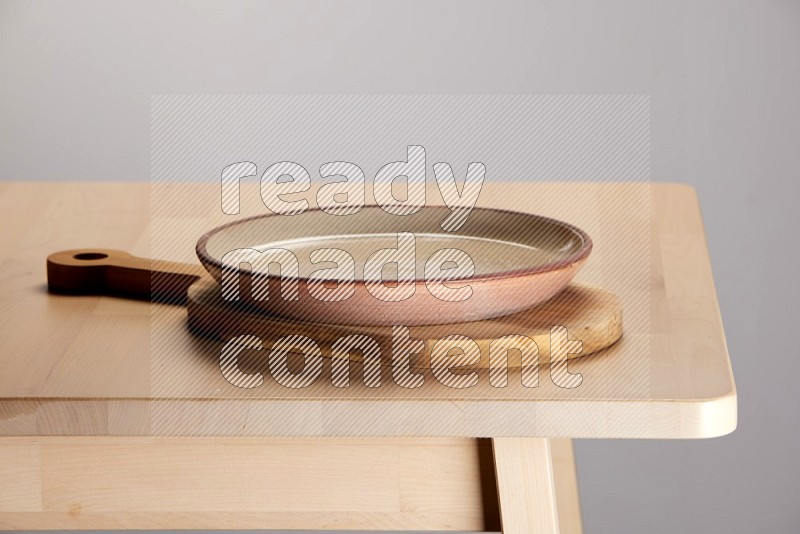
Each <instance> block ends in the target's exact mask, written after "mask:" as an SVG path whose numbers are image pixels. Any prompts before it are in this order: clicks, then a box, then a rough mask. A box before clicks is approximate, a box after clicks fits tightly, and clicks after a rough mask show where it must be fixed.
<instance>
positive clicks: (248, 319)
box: [48, 249, 622, 368]
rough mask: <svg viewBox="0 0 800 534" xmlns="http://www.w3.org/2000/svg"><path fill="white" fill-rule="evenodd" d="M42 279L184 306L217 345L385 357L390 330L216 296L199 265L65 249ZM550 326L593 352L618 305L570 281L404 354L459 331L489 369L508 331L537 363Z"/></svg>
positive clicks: (415, 331)
mask: <svg viewBox="0 0 800 534" xmlns="http://www.w3.org/2000/svg"><path fill="white" fill-rule="evenodd" d="M48 284H49V287H50V289H51V291H55V292H62V293H64V292H66V293H76V294H80V293H94V294H117V295H120V296H128V297H134V298H153V299H159V300H169V301H173V302H178V303H185V304H186V305H187V307H188V326H189V328H190V330H191V331H192V332H193V333H195V334H198V335H201V336H204V337H208V338H212V339H214V340H217V341H220V342H227V341H229V340H231V339H232V338H235V337H237V336H242V335H252V336H257V337H259V338H260V339H261V342H262V344H263V346H264V347H265V348H266V347H269V346H271V345H272V344H273V343H274V342H275V341H277V340H278V339H280V338H282V337H285V336H306V337H308V338H311V339H312V340H314V341H315V342H316V343H317V344H318V346H319V347H320V349H321V351H322V354H323V356H326V357H330V356H331V351H330V349H331V346H332V344H333V343H334V342H335V341H336V340H337V339H339V338H341V337H344V336H348V335H353V334H360V335H365V336H369V337H371V338H372V339H374V340H375V341H376V342H377V343H378V345H379V346H380V349H381V355H383V356H386V357H388V356H389V355H391V354H392V351H391V348H392V346H391V342H392V327H389V326H352V325H336V324H320V323H308V322H298V321H292V320H289V319H283V318H279V317H275V316H269V315H265V314H264V313H263V312H258V311H255V310H253V309H247V308H246V307H244V306H242V305H237V303H232V302H229V301H226V300H224V299H223V298H222V295H221V292H220V288H219V285H218V284H217V283H216V282H215V281H214V280H213V279H212V278H210V277H208V276H207V275H206V274H205V273H204V271H203V269H202V268H201V267H200V266H195V265H189V264H178V263H171V262H163V261H158V260H150V259H147V258H137V257H134V256H131V255H130V254H127V253H125V252H122V251H117V250H111V249H97V250H69V251H63V252H58V253H55V254H52V255H50V256H49V257H48ZM184 295H185V298H184ZM397 326H402V325H397ZM557 326H563V327H565V328H566V329H567V332H568V335H569V339H570V340H580V341H581V343H582V350H580V351H575V352H572V353H570V354H569V355H568V357H569V358H577V357H580V356H585V355H588V354H593V353H595V352H598V351H600V350H602V349H605V348H606V347H609V346H610V345H612V344H613V343H614V342H616V341H617V340H618V339H619V338H620V337H621V336H622V304H621V302H620V299H619V298H617V296H616V295H614V294H613V293H611V292H609V291H605V290H603V289H599V288H595V287H590V286H585V285H580V284H572V285H570V286H568V287H567V288H566V289H565V290H564V291H562V292H561V293H559V294H558V295H557V296H555V297H553V298H552V299H550V300H549V301H547V302H545V303H544V304H541V305H539V306H536V307H534V308H531V309H529V310H525V311H523V312H519V313H515V314H512V315H507V316H504V317H498V318H494V319H486V320H482V321H475V322H467V323H454V324H443V325H426V326H412V327H409V332H410V335H411V337H412V338H415V339H420V340H422V341H423V342H424V344H425V350H424V352H422V353H421V354H420V356H419V357H417V358H416V359H415V360H414V359H412V362H411V365H412V367H423V368H428V367H430V362H429V357H430V353H431V349H432V347H433V345H434V344H435V343H436V342H437V341H438V340H440V339H442V338H443V337H446V336H450V335H461V336H466V337H469V338H471V339H472V340H473V341H475V342H476V343H477V344H478V346H479V347H480V349H481V360H480V363H479V364H478V365H477V367H480V368H487V367H489V345H490V344H491V343H492V341H494V340H495V339H497V338H499V337H503V336H508V335H523V336H527V337H529V338H531V339H532V340H533V341H534V342H536V345H537V346H538V348H539V361H540V363H541V364H543V365H544V364H547V363H548V362H549V358H550V335H551V329H552V328H553V327H557ZM350 359H351V360H354V361H360V360H361V353H360V351H352V352H351V354H350ZM508 365H509V367H520V366H521V361H520V353H519V351H516V350H511V351H509V353H508Z"/></svg>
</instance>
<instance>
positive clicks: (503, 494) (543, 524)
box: [492, 438, 582, 534]
mask: <svg viewBox="0 0 800 534" xmlns="http://www.w3.org/2000/svg"><path fill="white" fill-rule="evenodd" d="M492 448H493V451H494V463H495V476H496V478H497V497H498V500H499V505H500V521H501V524H502V528H503V534H533V533H548V534H551V533H560V534H564V533H569V534H572V533H580V532H581V530H582V527H581V517H580V502H579V499H578V485H577V481H576V478H575V460H574V456H573V452H572V440H569V439H545V438H497V439H493V440H492Z"/></svg>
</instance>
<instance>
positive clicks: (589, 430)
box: [0, 183, 736, 533]
mask: <svg viewBox="0 0 800 534" xmlns="http://www.w3.org/2000/svg"><path fill="white" fill-rule="evenodd" d="M151 193H153V194H155V193H154V186H151V185H150V184H81V183H69V184H51V183H4V184H0V213H2V221H3V222H2V227H0V243H1V244H2V249H3V250H4V251H5V253H4V255H3V258H2V262H0V288H1V289H0V329H2V331H1V334H0V436H2V437H0V527H2V528H5V529H162V528H163V529H202V528H226V529H239V528H263V529H272V528H297V529H387V530H395V529H396V530H405V529H408V530H416V529H419V530H426V529H429V530H476V531H487V530H488V531H492V530H499V529H502V531H503V532H507V533H527V532H556V531H560V532H579V531H580V530H581V521H580V511H579V504H578V491H577V484H576V479H575V465H574V461H573V455H572V443H571V439H570V438H706V437H714V436H720V435H723V434H726V433H728V432H731V431H732V430H733V429H734V428H735V426H736V392H735V387H734V383H733V376H732V373H731V368H730V362H729V359H728V354H727V349H726V346H725V338H724V333H723V329H722V323H721V320H720V315H719V310H718V305H717V299H716V294H715V290H714V284H713V279H712V274H711V268H710V264H709V259H708V254H707V250H706V243H705V236H704V233H703V226H702V221H701V218H700V212H699V207H698V203H697V199H696V196H695V193H694V191H693V190H692V189H691V188H689V187H686V186H682V185H673V184H652V185H650V184H494V185H487V186H486V187H485V189H484V192H483V193H482V196H481V200H480V202H479V206H483V207H503V208H507V209H516V210H523V211H530V212H535V213H541V214H543V215H549V216H554V217H558V218H561V219H565V220H568V221H570V222H572V223H574V224H576V225H578V226H580V227H582V228H584V229H585V230H586V231H587V232H588V233H589V234H590V235H591V236H592V238H593V240H594V242H595V250H594V252H593V255H592V257H591V258H590V260H589V263H588V264H587V266H586V268H585V269H584V271H582V272H581V274H580V276H579V280H580V281H582V282H587V283H592V284H595V285H598V286H601V287H604V288H606V289H610V290H612V291H614V292H615V293H617V295H619V296H620V298H621V299H622V301H623V304H624V306H625V308H624V309H625V327H624V335H623V339H622V340H621V341H620V342H618V343H617V344H616V345H615V346H613V347H612V348H610V349H609V350H606V351H604V352H602V353H599V354H597V355H593V356H588V357H585V358H579V359H577V360H574V361H571V363H570V372H573V373H580V374H581V375H582V377H583V383H582V384H581V386H580V387H578V388H575V389H562V388H559V387H556V386H555V385H554V384H553V383H552V382H551V381H550V380H549V379H548V375H547V373H546V372H542V373H541V376H540V386H539V387H538V388H522V387H507V388H504V389H498V388H493V387H490V386H489V385H488V381H487V380H486V379H485V377H483V379H482V380H481V381H480V383H479V384H478V385H477V386H475V387H473V388H470V389H468V390H453V389H449V388H426V387H421V388H419V389H418V390H413V391H412V392H409V390H407V389H404V388H401V387H399V386H396V385H394V384H393V383H392V382H391V381H390V380H387V381H385V382H386V383H385V386H386V387H383V386H382V387H381V388H379V389H374V390H373V389H370V388H366V387H364V386H363V384H361V385H359V384H358V381H357V380H354V384H353V385H352V386H351V387H350V388H334V387H332V386H331V385H330V380H327V381H326V380H324V378H325V377H324V376H323V379H322V380H319V381H318V382H317V383H315V384H314V385H313V386H311V387H309V388H306V389H304V390H302V391H298V390H288V389H286V388H276V387H267V386H265V387H261V388H258V389H253V390H240V389H237V388H233V387H232V386H230V384H228V383H227V382H225V380H224V378H223V377H222V376H221V373H220V372H219V368H218V365H217V363H216V360H215V352H214V351H215V350H217V351H218V347H216V348H215V346H214V345H213V344H209V343H207V342H200V341H198V340H197V338H195V337H193V336H192V335H190V334H189V333H188V332H187V330H186V328H185V310H184V309H182V308H180V307H174V306H165V305H155V304H150V303H148V302H138V301H127V300H123V299H117V298H112V297H77V298H76V297H65V296H55V295H50V294H48V293H47V291H46V285H45V282H46V278H45V271H44V266H45V258H46V256H47V255H48V254H49V253H51V252H55V251H58V250H63V249H70V248H83V247H106V248H117V249H124V250H128V251H129V252H132V253H134V254H137V255H140V256H145V257H158V258H161V259H171V260H178V261H187V262H191V261H194V260H193V247H194V243H195V241H196V239H197V237H198V236H199V235H200V234H201V233H203V232H204V231H205V230H207V229H209V228H211V227H213V226H214V225H216V224H218V223H219V222H220V221H221V220H224V216H222V215H221V214H220V213H216V212H215V210H214V208H216V211H219V208H218V206H219V202H218V197H217V195H218V194H219V193H218V190H217V188H216V186H214V185H203V186H196V185H188V184H183V185H174V186H169V187H166V188H163V190H159V191H158V192H157V193H158V194H157V197H156V196H154V197H153V198H154V199H155V198H157V200H156V201H151ZM250 196H251V197H253V196H255V195H250ZM188 197H191V199H192V202H191V203H190V204H191V205H187V203H186V202H181V199H185V198H188ZM244 197H245V196H244V195H243V198H244ZM248 198H249V197H248ZM429 198H430V199H433V198H435V197H434V196H431V197H429ZM429 201H431V202H433V201H432V200H429ZM243 202H245V201H244V200H243ZM248 202H249V201H248ZM165 206H168V207H170V208H171V209H172V211H170V212H169V214H167V212H166V211H165V208H164V207H165ZM198 206H204V208H203V209H202V210H200V209H199V208H198ZM205 207H208V209H207V210H206V209H205ZM248 209H255V204H252V205H250V206H249V208H248V205H247V203H246V202H245V203H244V204H243V212H244V213H246V212H247V210H248ZM262 209H263V208H262ZM165 228H168V229H169V231H168V232H165V231H164V229H165ZM165 343H167V344H168V347H169V350H165V347H166V346H167V345H164V344H165ZM216 354H217V358H218V352H217V353H216ZM427 378H428V379H430V378H431V377H427ZM516 378H517V380H518V379H519V377H518V376H517V377H516ZM514 379H515V376H514V373H513V372H512V373H510V377H509V383H510V384H511V383H513V382H514ZM232 390H235V391H232Z"/></svg>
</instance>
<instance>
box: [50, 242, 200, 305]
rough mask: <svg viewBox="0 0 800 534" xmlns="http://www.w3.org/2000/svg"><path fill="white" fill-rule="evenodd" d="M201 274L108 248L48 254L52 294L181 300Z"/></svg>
mask: <svg viewBox="0 0 800 534" xmlns="http://www.w3.org/2000/svg"><path fill="white" fill-rule="evenodd" d="M204 274H205V271H204V270H203V268H202V267H200V266H199V265H191V264H187V263H176V262H170V261H160V260H151V259H148V258H139V257H136V256H133V255H131V254H128V253H127V252H124V251H122V250H114V249H107V248H97V249H75V250H64V251H61V252H56V253H54V254H51V255H50V256H48V257H47V286H48V289H49V290H50V291H51V292H53V293H67V294H72V295H75V294H78V295H121V296H126V297H133V298H140V299H149V300H158V301H167V302H175V303H182V302H185V300H186V290H187V289H188V288H189V286H190V285H192V284H193V283H194V282H196V281H197V280H198V279H199V278H200V277H202V276H203V275H204Z"/></svg>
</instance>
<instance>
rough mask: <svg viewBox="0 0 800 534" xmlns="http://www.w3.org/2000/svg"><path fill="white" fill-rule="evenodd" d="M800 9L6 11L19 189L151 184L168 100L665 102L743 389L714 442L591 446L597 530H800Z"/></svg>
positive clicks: (82, 4) (674, 174)
mask: <svg viewBox="0 0 800 534" xmlns="http://www.w3.org/2000/svg"><path fill="white" fill-rule="evenodd" d="M798 52H800V4H798V3H796V2H761V3H757V2H722V1H719V2H716V1H715V2H710V1H695V2H670V3H667V2H659V3H656V2H649V1H647V2H642V1H630V2H621V1H609V2H602V3H601V2H582V3H574V2H547V3H539V4H534V3H528V2H491V3H490V2H403V3H400V2H381V3H376V4H370V3H366V2H339V1H328V2H294V3H277V2H266V3H255V2H226V3H224V4H223V3H219V4H217V3H211V2H207V1H204V2H195V3H191V4H190V3H185V2H166V3H163V2H162V3H159V4H158V5H156V4H155V3H147V2H145V3H142V2H127V3H120V2H86V1H79V2H70V3H55V2H53V3H49V2H45V3H41V2H32V3H26V4H23V3H22V2H16V1H2V2H0V179H3V180H82V179H84V180H147V179H148V178H149V171H150V131H149V128H150V114H149V106H150V96H151V95H152V94H166V93H195V94H201V93H205V94H207V93H217V94H227V93H442V94H453V93H485V94H495V93H545V94H551V93H589V94H594V93H637V94H650V95H651V110H652V121H653V123H652V151H651V154H652V179H653V180H655V181H681V182H686V183H689V184H692V185H694V186H695V187H696V188H697V190H698V192H699V194H700V199H701V203H702V207H703V211H704V216H705V223H706V229H707V233H708V238H709V247H710V250H711V256H712V261H713V265H714V273H715V277H716V281H717V288H718V291H719V298H720V304H721V307H722V314H723V317H724V321H725V325H726V330H727V337H728V343H729V347H730V353H731V358H732V359H733V365H734V372H735V375H736V379H737V386H738V390H739V409H740V416H739V429H738V430H737V431H736V432H735V433H734V434H732V435H731V436H728V437H724V438H720V439H714V440H708V441H693V442H692V441H674V442H670V441H650V442H643V441H613V440H611V441H600V440H597V441H581V442H578V444H577V459H578V469H579V477H580V489H581V496H582V501H583V512H584V521H585V527H586V531H587V532H589V533H594V532H613V533H621V532H798V531H800V506H798V494H800V482H798V479H799V478H800V473H799V472H798V471H800V465H799V464H800V460H798V455H797V452H798V450H800V439H799V436H800V430H798V425H797V422H798V420H797V416H796V412H795V410H796V409H797V407H798V405H800V394H799V393H798V388H797V387H796V385H795V383H794V375H795V374H797V373H798V372H800V360H799V359H798V356H800V355H799V354H798V352H799V351H798V349H797V348H796V346H795V345H794V342H793V339H792V336H793V334H794V332H796V330H797V323H798V313H797V303H798V302H800V295H798V289H797V288H798V284H797V274H796V273H797V270H798V269H797V261H798V255H797V252H796V249H793V250H790V251H789V252H787V251H786V249H787V248H788V247H796V243H797V238H796V237H795V236H794V235H793V231H794V230H796V229H797V228H800V216H798V211H797V208H796V204H797V199H798V194H799V193H800V188H798V186H797V181H798V170H797V169H798V168H800V165H799V164H800V129H799V128H798V121H799V120H800V109H799V106H798V100H797V97H798V95H800V72H799V69H798Z"/></svg>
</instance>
